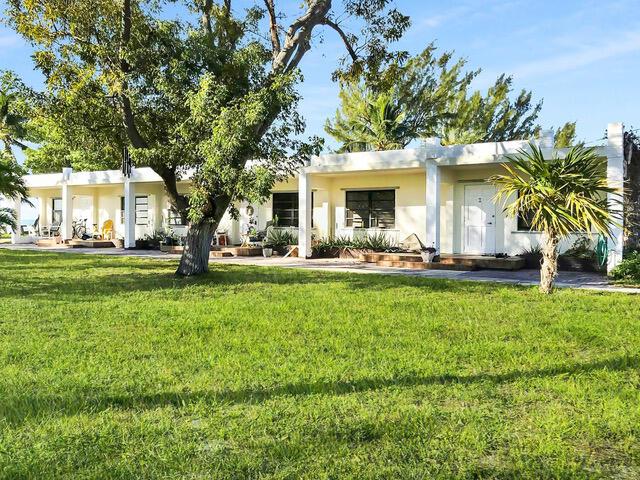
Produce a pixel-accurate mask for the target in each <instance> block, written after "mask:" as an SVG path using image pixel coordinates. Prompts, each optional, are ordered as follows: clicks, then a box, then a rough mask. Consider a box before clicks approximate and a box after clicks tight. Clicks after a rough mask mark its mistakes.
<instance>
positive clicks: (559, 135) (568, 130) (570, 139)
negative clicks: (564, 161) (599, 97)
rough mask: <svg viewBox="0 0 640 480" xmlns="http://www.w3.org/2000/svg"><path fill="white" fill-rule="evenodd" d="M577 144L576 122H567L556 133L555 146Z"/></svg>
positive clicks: (567, 146)
mask: <svg viewBox="0 0 640 480" xmlns="http://www.w3.org/2000/svg"><path fill="white" fill-rule="evenodd" d="M575 144H576V122H567V123H565V124H564V125H563V126H562V127H560V129H559V130H558V131H557V132H556V134H555V145H554V147H555V148H569V147H573V146H574V145H575Z"/></svg>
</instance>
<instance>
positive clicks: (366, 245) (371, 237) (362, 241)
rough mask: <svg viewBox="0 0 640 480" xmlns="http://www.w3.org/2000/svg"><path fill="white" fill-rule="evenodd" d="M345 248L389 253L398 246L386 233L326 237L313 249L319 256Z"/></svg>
mask: <svg viewBox="0 0 640 480" xmlns="http://www.w3.org/2000/svg"><path fill="white" fill-rule="evenodd" d="M344 248H353V249H356V250H372V251H374V252H387V251H391V250H394V249H395V248H396V246H395V245H394V243H393V242H392V241H391V239H390V238H389V237H388V235H387V234H385V233H384V232H376V233H366V234H363V235H353V236H352V237H347V236H342V235H338V236H337V237H325V238H321V239H319V240H318V241H317V242H315V244H314V246H313V249H314V250H315V251H316V252H317V253H319V254H323V253H326V252H328V251H330V250H334V249H344Z"/></svg>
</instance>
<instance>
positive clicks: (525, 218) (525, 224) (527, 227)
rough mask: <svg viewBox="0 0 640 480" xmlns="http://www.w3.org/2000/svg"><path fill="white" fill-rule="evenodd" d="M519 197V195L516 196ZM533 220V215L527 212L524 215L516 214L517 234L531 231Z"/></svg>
mask: <svg viewBox="0 0 640 480" xmlns="http://www.w3.org/2000/svg"><path fill="white" fill-rule="evenodd" d="M518 195H520V194H518ZM532 219H533V213H531V212H529V213H527V214H526V215H522V214H518V218H517V220H518V231H519V232H530V231H531V220H532Z"/></svg>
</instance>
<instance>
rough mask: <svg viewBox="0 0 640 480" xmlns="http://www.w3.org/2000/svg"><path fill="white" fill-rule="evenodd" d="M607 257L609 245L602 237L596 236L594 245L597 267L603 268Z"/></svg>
mask: <svg viewBox="0 0 640 480" xmlns="http://www.w3.org/2000/svg"><path fill="white" fill-rule="evenodd" d="M608 257H609V245H608V244H607V239H606V237H605V236H604V235H602V234H600V235H598V243H597V244H596V258H597V259H598V265H599V266H600V267H604V266H605V264H606V263H607V258H608Z"/></svg>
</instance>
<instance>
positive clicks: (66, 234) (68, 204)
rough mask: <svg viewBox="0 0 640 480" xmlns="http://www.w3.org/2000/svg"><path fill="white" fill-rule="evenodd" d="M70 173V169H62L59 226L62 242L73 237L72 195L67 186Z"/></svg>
mask: <svg viewBox="0 0 640 480" xmlns="http://www.w3.org/2000/svg"><path fill="white" fill-rule="evenodd" d="M72 173H73V170H72V169H71V168H68V167H66V168H63V169H62V225H61V226H60V235H61V236H62V240H70V239H71V238H72V237H73V225H72V222H73V195H72V193H71V187H70V186H69V179H70V178H71V174H72Z"/></svg>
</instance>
